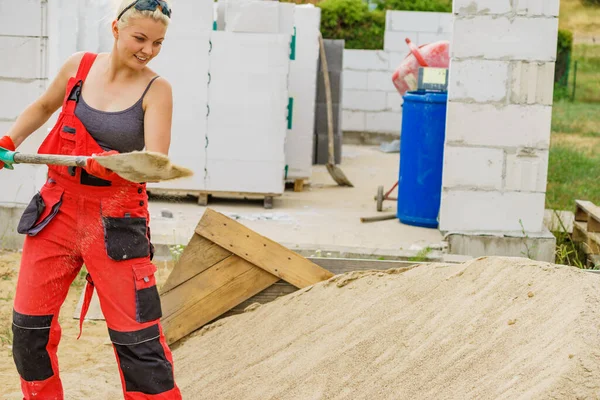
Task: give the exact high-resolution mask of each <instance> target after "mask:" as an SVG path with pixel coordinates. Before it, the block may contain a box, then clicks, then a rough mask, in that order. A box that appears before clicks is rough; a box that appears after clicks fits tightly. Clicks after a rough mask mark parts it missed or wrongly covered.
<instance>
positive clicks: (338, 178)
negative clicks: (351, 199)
mask: <svg viewBox="0 0 600 400" xmlns="http://www.w3.org/2000/svg"><path fill="white" fill-rule="evenodd" d="M319 48H320V53H321V68H322V69H323V79H324V83H325V101H326V102H327V136H328V138H327V139H328V141H329V143H328V144H329V146H328V152H329V160H328V162H327V171H328V172H329V175H331V177H332V178H333V180H334V181H335V182H336V183H337V184H338V185H339V186H350V187H353V186H354V185H353V184H352V182H350V180H349V179H348V178H346V175H345V174H344V171H342V169H341V168H340V167H338V166H337V165H335V155H334V148H333V140H334V139H333V110H332V108H333V106H332V104H331V84H330V82H329V70H328V68H327V57H326V55H325V44H324V43H323V36H322V35H321V32H319Z"/></svg>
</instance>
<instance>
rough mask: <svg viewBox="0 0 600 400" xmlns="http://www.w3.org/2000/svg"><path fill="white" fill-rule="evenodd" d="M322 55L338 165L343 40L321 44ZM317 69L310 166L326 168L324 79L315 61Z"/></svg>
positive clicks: (327, 141) (340, 154) (327, 151)
mask: <svg viewBox="0 0 600 400" xmlns="http://www.w3.org/2000/svg"><path fill="white" fill-rule="evenodd" d="M323 43H324V45H325V55H326V57H327V69H328V71H329V84H330V86H331V103H332V104H331V107H332V112H333V143H334V145H333V147H334V159H335V163H336V164H340V163H341V162H342V132H343V131H342V123H341V122H342V107H343V90H342V87H343V65H344V44H345V41H344V40H332V39H325V40H323ZM318 62H319V68H318V72H317V74H318V75H317V76H318V78H317V82H318V85H317V104H316V116H315V140H314V142H315V151H314V163H315V164H320V165H323V164H327V163H328V161H329V136H328V127H327V124H328V119H327V118H328V117H327V98H326V93H325V78H324V76H323V69H322V64H321V57H320V56H319V59H318Z"/></svg>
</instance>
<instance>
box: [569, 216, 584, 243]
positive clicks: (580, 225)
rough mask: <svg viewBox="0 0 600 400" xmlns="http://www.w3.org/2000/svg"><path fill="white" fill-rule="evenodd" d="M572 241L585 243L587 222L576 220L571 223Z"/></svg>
mask: <svg viewBox="0 0 600 400" xmlns="http://www.w3.org/2000/svg"><path fill="white" fill-rule="evenodd" d="M572 239H573V241H574V242H584V243H585V242H587V222H582V221H577V220H575V221H574V222H573V235H572Z"/></svg>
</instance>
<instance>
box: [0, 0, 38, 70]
mask: <svg viewBox="0 0 600 400" xmlns="http://www.w3.org/2000/svg"><path fill="white" fill-rule="evenodd" d="M46 6H47V1H42V0H18V1H7V0H3V1H2V3H1V4H0V34H2V35H8V36H46V35H47V32H46V30H45V27H46V24H45V23H42V20H43V18H42V14H43V13H45V7H46ZM44 22H45V21H44ZM2 58H3V59H4V55H3V56H2Z"/></svg>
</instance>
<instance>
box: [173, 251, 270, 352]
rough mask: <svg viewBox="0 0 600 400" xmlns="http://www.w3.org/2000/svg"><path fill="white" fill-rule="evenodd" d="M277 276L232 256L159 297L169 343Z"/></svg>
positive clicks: (253, 293)
mask: <svg viewBox="0 0 600 400" xmlns="http://www.w3.org/2000/svg"><path fill="white" fill-rule="evenodd" d="M278 280H279V279H278V278H277V277H275V276H273V275H271V274H270V273H268V272H266V271H264V270H263V269H261V268H258V267H256V266H254V265H252V264H251V263H249V262H247V261H245V260H244V259H242V258H240V257H237V256H235V255H232V256H231V257H228V258H226V259H225V260H223V261H221V262H219V263H217V264H215V265H213V266H212V267H210V268H209V269H207V270H205V271H204V272H203V273H202V274H199V275H197V276H196V277H194V278H193V279H190V280H188V281H186V282H185V283H183V284H181V285H180V286H178V287H177V288H176V289H175V290H171V291H169V292H167V293H165V294H164V295H163V296H161V302H162V306H163V318H162V320H161V322H162V325H163V328H164V331H165V336H166V338H167V342H168V343H173V342H176V341H177V340H179V339H181V338H183V337H185V336H186V335H188V334H189V333H190V332H193V331H194V330H196V329H199V328H201V327H202V326H203V325H205V324H207V323H209V322H210V321H212V320H213V319H215V318H217V317H219V316H220V315H222V314H223V313H225V312H227V311H228V310H230V309H231V308H233V307H235V306H236V305H238V304H240V303H241V302H243V301H244V300H246V299H248V298H250V297H252V296H254V295H255V294H257V293H259V292H261V291H262V290H264V289H265V288H267V287H269V286H271V285H272V284H273V283H275V282H277V281H278Z"/></svg>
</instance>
